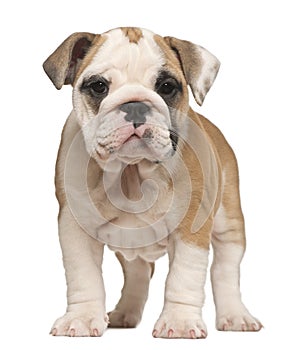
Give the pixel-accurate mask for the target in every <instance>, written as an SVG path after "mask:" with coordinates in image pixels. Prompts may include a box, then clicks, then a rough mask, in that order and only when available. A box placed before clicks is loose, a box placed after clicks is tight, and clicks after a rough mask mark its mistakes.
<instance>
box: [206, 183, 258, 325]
mask: <svg viewBox="0 0 284 350" xmlns="http://www.w3.org/2000/svg"><path fill="white" fill-rule="evenodd" d="M230 180H232V179H228V181H227V183H225V184H224V190H223V196H222V203H221V206H220V208H219V210H218V212H217V214H216V217H215V221H214V230H213V233H212V245H213V249H214V259H213V264H212V267H211V281H212V287H213V295H214V301H215V306H216V328H217V329H218V330H222V331H226V330H232V331H258V330H260V329H261V327H262V325H261V323H260V322H259V321H258V320H257V319H256V318H254V317H253V316H252V315H251V314H250V313H249V311H248V310H247V308H246V307H245V305H244V304H243V302H242V300H241V292H240V285H239V280H240V263H241V260H242V257H243V255H244V251H245V229H244V220H243V215H242V211H241V206H240V200H239V189H238V181H237V179H235V181H230Z"/></svg>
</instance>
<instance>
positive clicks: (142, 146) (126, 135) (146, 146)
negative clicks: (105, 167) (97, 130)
mask: <svg viewBox="0 0 284 350" xmlns="http://www.w3.org/2000/svg"><path fill="white" fill-rule="evenodd" d="M97 141H99V142H98V144H97V145H98V146H97V147H96V154H97V156H98V157H99V158H100V160H101V161H106V160H107V159H114V158H119V159H121V160H123V159H127V160H128V161H129V159H135V160H136V161H138V160H139V159H140V160H141V159H148V160H150V161H154V162H157V161H159V162H160V161H162V160H165V159H167V158H169V156H170V155H173V145H172V140H171V133H170V131H169V129H168V128H164V127H160V126H157V125H155V126H153V125H152V124H151V125H150V124H144V125H141V126H139V127H138V128H134V127H133V125H132V126H130V125H127V126H125V127H122V128H118V129H116V130H115V131H114V132H113V133H110V134H109V135H108V136H105V137H102V138H100V139H99V140H98V139H97Z"/></svg>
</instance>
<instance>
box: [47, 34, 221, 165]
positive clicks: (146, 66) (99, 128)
mask: <svg viewBox="0 0 284 350" xmlns="http://www.w3.org/2000/svg"><path fill="white" fill-rule="evenodd" d="M219 65H220V64H219V61H218V60H217V59H216V57H215V56H213V55H212V54H211V53H209V52H208V51H207V50H205V49H204V48H202V47H200V46H197V45H195V44H192V43H191V42H188V41H183V40H179V39H176V38H173V37H164V38H163V37H160V36H158V35H155V34H153V33H152V32H150V31H148V30H145V29H139V28H119V29H114V30H111V31H109V32H107V33H104V34H101V35H95V34H90V33H75V34H72V35H71V36H70V37H68V38H67V39H66V40H65V41H64V42H63V43H62V44H61V45H60V46H59V47H58V48H57V49H56V50H55V52H54V53H53V54H51V56H50V57H49V58H48V59H47V60H46V61H45V62H44V70H45V71H46V73H47V75H48V76H49V77H50V79H51V80H52V82H53V83H54V85H55V86H56V88H57V89H60V88H61V87H62V86H63V85H64V84H71V85H72V86H73V88H74V89H73V105H74V110H75V112H76V115H77V118H78V122H79V124H80V125H81V127H82V130H83V134H84V138H85V142H86V148H87V151H88V152H89V153H90V155H91V156H93V157H94V158H95V159H96V160H97V161H98V162H99V163H100V164H103V163H104V162H106V161H107V160H108V159H111V158H113V157H115V158H118V159H120V160H122V161H123V162H126V163H137V162H139V161H140V160H142V159H147V160H149V161H152V162H161V161H163V160H166V159H168V158H169V157H171V156H172V155H173V154H174V153H175V150H176V147H177V144H178V134H179V129H181V128H183V118H186V114H187V110H188V92H187V85H189V86H190V88H191V90H192V93H193V96H194V98H195V100H196V102H197V103H198V104H199V105H201V104H202V103H203V100H204V98H205V96H206V94H207V92H208V91H209V89H210V87H211V85H212V83H213V81H214V79H215V77H216V74H217V72H218V69H219Z"/></svg>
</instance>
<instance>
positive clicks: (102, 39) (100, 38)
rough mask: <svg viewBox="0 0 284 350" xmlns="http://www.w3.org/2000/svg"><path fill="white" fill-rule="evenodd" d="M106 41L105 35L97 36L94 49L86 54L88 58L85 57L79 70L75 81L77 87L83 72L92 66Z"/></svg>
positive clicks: (93, 45)
mask: <svg viewBox="0 0 284 350" xmlns="http://www.w3.org/2000/svg"><path fill="white" fill-rule="evenodd" d="M105 41H106V37H105V36H103V35H100V34H98V35H96V37H95V39H94V41H93V43H92V47H91V48H90V49H89V51H88V53H87V54H86V56H85V57H84V60H83V62H82V64H81V66H80V69H79V70H78V72H77V74H76V77H75V79H74V84H73V85H74V86H75V85H76V82H77V80H78V78H79V77H80V75H81V74H82V72H83V71H84V70H85V69H86V68H87V67H88V66H89V65H90V63H91V61H92V59H93V57H94V56H95V55H96V53H97V52H98V51H99V49H100V47H101V46H102V45H103V44H104V42H105Z"/></svg>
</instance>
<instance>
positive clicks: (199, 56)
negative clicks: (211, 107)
mask: <svg viewBox="0 0 284 350" xmlns="http://www.w3.org/2000/svg"><path fill="white" fill-rule="evenodd" d="M164 39H165V41H166V43H167V44H168V45H169V46H170V47H171V49H172V50H173V51H174V52H175V53H176V55H177V58H178V59H179V61H180V64H181V67H182V70H183V73H184V76H185V79H186V82H187V84H188V85H189V86H190V88H191V91H192V93H193V96H194V98H195V101H196V102H197V103H198V104H199V105H200V106H201V105H202V103H203V101H204V98H205V96H206V94H207V92H208V91H209V89H210V87H211V85H212V84H213V82H214V80H215V78H216V75H217V73H218V70H219V67H220V62H219V60H218V59H217V58H216V57H215V56H214V55H212V54H211V53H210V52H209V51H207V50H206V49H204V48H203V47H201V46H198V45H195V44H193V43H191V42H189V41H185V40H180V39H176V38H173V37H170V36H167V37H165V38H164Z"/></svg>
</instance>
